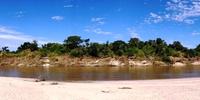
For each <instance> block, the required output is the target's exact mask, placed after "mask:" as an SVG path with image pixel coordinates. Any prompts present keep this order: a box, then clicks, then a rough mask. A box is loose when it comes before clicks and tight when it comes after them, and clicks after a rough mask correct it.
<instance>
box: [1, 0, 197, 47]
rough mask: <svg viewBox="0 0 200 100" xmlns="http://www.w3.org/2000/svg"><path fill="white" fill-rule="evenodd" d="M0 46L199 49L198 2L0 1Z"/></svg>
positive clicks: (130, 0) (150, 0)
mask: <svg viewBox="0 0 200 100" xmlns="http://www.w3.org/2000/svg"><path fill="white" fill-rule="evenodd" d="M0 2H1V3H0V46H9V48H10V49H12V50H14V49H16V48H17V47H18V46H19V45H20V44H21V43H23V42H25V41H32V40H38V42H39V43H40V44H44V43H47V42H60V43H62V41H63V40H64V39H65V38H66V37H67V36H70V35H80V36H81V37H82V38H90V39H91V41H92V42H101V43H102V42H106V41H110V42H112V41H114V40H119V39H122V40H124V41H128V40H129V39H130V38H131V37H138V38H140V39H141V40H149V39H155V38H158V37H160V38H162V39H164V40H166V42H167V43H172V42H173V41H176V40H177V41H181V42H182V44H183V45H184V46H186V47H189V48H194V47H195V46H197V45H198V44H199V43H200V39H199V38H200V28H199V26H200V0H1V1H0Z"/></svg>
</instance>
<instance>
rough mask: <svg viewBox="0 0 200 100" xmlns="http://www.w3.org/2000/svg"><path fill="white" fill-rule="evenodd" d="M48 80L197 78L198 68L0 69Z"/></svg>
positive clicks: (2, 73)
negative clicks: (42, 77)
mask: <svg viewBox="0 0 200 100" xmlns="http://www.w3.org/2000/svg"><path fill="white" fill-rule="evenodd" d="M41 75H43V76H45V77H46V78H47V79H48V80H58V81H71V80H143V79H166V78H183V77H199V76H200V66H187V67H177V68H175V67H140V68H137V67H50V68H48V69H45V68H42V67H20V68H16V67H0V76H7V77H25V78H37V77H39V76H41Z"/></svg>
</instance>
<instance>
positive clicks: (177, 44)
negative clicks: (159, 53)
mask: <svg viewBox="0 0 200 100" xmlns="http://www.w3.org/2000/svg"><path fill="white" fill-rule="evenodd" d="M169 47H171V48H174V49H175V50H177V51H185V50H186V48H185V47H183V45H182V44H181V43H180V42H179V41H174V42H173V44H170V45H169Z"/></svg>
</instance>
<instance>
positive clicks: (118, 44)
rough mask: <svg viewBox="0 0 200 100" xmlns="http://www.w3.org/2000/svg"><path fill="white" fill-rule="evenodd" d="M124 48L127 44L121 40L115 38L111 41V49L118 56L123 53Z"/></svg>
mask: <svg viewBox="0 0 200 100" xmlns="http://www.w3.org/2000/svg"><path fill="white" fill-rule="evenodd" d="M126 49H127V44H126V42H124V41H122V40H117V41H114V42H113V43H112V51H113V52H114V53H115V54H116V55H118V56H122V55H123V54H124V53H125V51H126Z"/></svg>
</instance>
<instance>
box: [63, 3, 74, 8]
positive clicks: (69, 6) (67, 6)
mask: <svg viewBox="0 0 200 100" xmlns="http://www.w3.org/2000/svg"><path fill="white" fill-rule="evenodd" d="M72 7H74V5H71V4H70V5H65V6H64V8H72Z"/></svg>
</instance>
